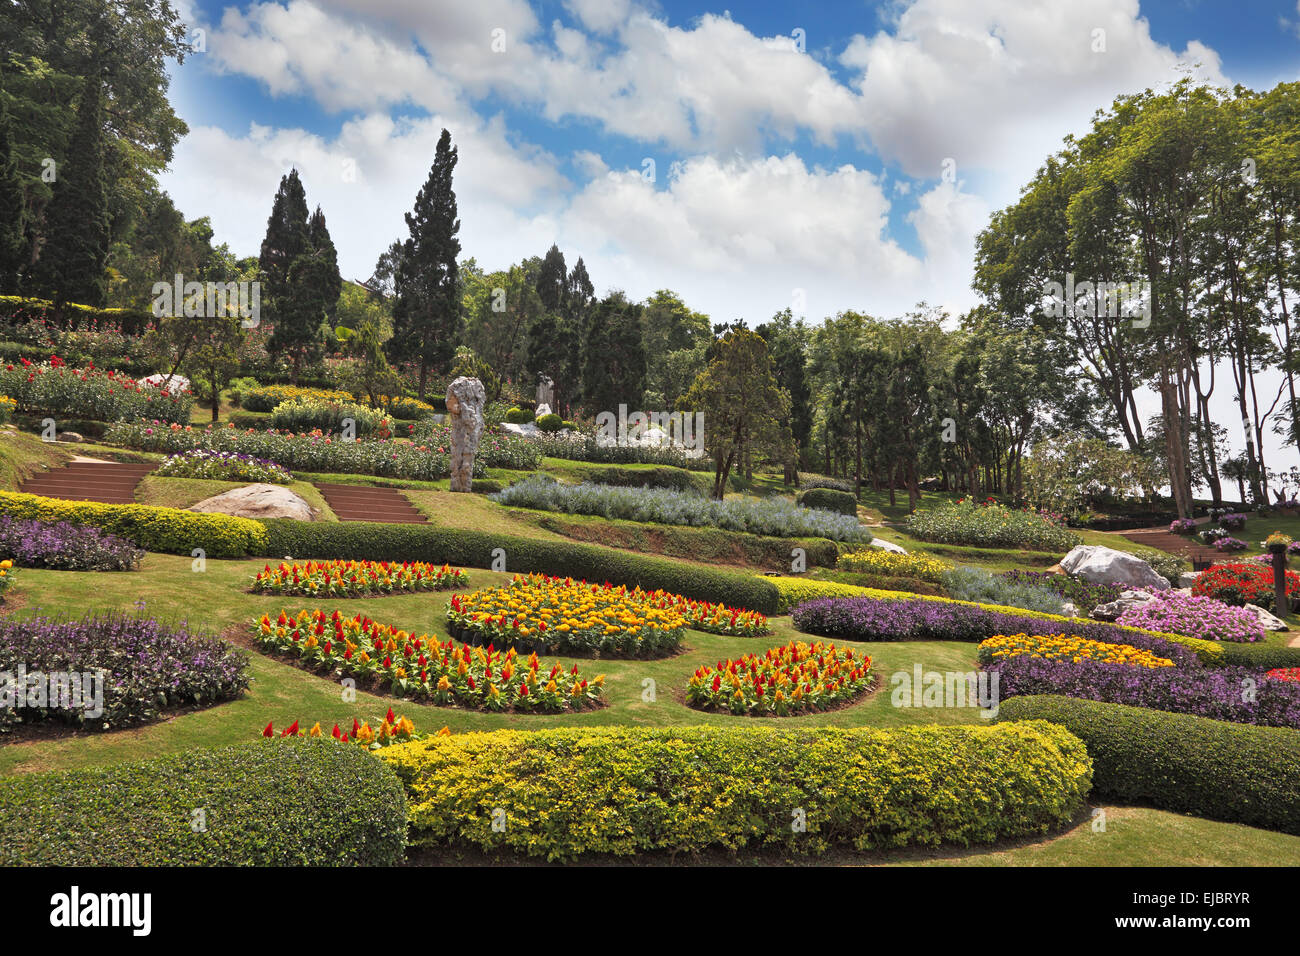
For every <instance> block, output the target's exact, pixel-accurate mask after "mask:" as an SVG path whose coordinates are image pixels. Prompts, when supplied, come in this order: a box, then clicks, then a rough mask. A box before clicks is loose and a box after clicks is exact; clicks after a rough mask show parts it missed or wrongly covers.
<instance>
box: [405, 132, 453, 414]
mask: <svg viewBox="0 0 1300 956" xmlns="http://www.w3.org/2000/svg"><path fill="white" fill-rule="evenodd" d="M455 169H456V147H454V146H452V145H451V133H449V132H448V131H447V130H445V129H444V130H443V131H442V136H440V137H439V138H438V148H437V151H436V152H435V154H434V158H433V166H432V167H431V168H430V169H429V178H428V179H427V180H425V183H424V186H422V187H421V188H420V192H419V194H418V195H416V197H415V208H414V209H413V210H412V211H411V212H408V213H407V214H406V227H407V229H408V230H409V232H410V235H409V236H408V238H407V239H406V241H405V242H404V243H403V244H402V257H401V261H400V263H399V264H398V268H397V275H396V283H395V284H396V289H397V301H396V302H395V303H394V305H393V337H392V338H391V339H389V340H388V355H389V358H390V359H392V360H393V361H394V362H415V363H416V364H417V365H418V366H419V369H420V387H419V395H420V398H424V390H425V385H426V383H427V380H428V375H429V370H430V369H432V368H444V367H446V366H447V365H448V364H449V363H450V361H451V358H452V356H453V354H454V353H455V350H456V340H457V338H458V336H459V334H460V325H461V298H460V267H459V265H458V264H457V257H458V256H459V255H460V240H459V239H457V238H456V234H457V233H458V232H459V231H460V220H459V219H458V218H457V216H456V193H455V190H453V189H452V174H453V173H454V172H455Z"/></svg>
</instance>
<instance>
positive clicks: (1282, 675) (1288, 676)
mask: <svg viewBox="0 0 1300 956" xmlns="http://www.w3.org/2000/svg"><path fill="white" fill-rule="evenodd" d="M1264 676H1266V677H1276V678H1277V679H1278V680H1290V681H1295V682H1296V683H1297V684H1300V667H1275V668H1273V669H1272V670H1271V671H1269V672H1268V673H1267V674H1266V675H1264Z"/></svg>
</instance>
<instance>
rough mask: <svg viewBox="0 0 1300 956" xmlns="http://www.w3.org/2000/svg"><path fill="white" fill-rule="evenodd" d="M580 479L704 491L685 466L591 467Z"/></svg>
mask: <svg viewBox="0 0 1300 956" xmlns="http://www.w3.org/2000/svg"><path fill="white" fill-rule="evenodd" d="M581 474H582V480H583V481H589V482H591V483H592V484H593V485H614V486H616V487H619V488H668V489H671V490H672V491H694V492H697V493H699V494H703V493H704V489H703V488H702V487H701V486H700V483H699V481H698V480H697V479H696V477H695V476H694V475H693V474H691V473H690V472H689V471H687V470H686V469H685V468H669V467H659V468H618V467H616V466H611V467H609V468H592V469H589V470H586V471H583V472H582V473H581Z"/></svg>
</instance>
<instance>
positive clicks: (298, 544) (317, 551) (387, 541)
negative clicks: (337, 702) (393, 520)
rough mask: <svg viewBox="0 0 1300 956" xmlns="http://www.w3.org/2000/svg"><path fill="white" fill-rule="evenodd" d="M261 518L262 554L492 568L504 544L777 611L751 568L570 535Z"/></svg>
mask: <svg viewBox="0 0 1300 956" xmlns="http://www.w3.org/2000/svg"><path fill="white" fill-rule="evenodd" d="M261 524H262V525H263V526H264V527H265V528H266V531H267V534H268V540H267V545H266V548H265V550H264V552H263V553H264V554H266V555H267V556H270V557H276V558H283V557H285V556H286V555H292V556H293V557H294V558H341V559H352V560H363V559H368V560H371V561H429V562H436V563H438V564H442V563H444V562H446V563H448V564H452V565H456V566H458V567H469V568H490V567H491V566H492V561H493V552H494V551H495V550H496V549H497V548H501V549H503V550H504V551H505V569H506V570H507V571H510V572H515V571H519V572H524V571H542V572H545V573H546V574H553V575H558V576H561V577H575V578H586V579H587V580H588V581H592V582H603V581H609V582H611V583H613V584H626V585H627V586H629V587H635V586H637V585H640V586H641V587H643V588H646V589H648V590H655V589H657V588H663V589H664V590H666V591H672V592H674V593H676V594H682V595H685V596H686V597H690V598H697V599H700V600H706V601H715V602H718V601H720V602H722V603H725V604H730V605H732V606H733V607H742V608H747V609H749V610H751V611H759V612H760V613H763V614H773V613H775V612H776V607H777V591H776V588H775V587H773V586H772V585H771V584H770V583H769V582H768V581H766V580H764V579H763V578H760V577H755V576H753V575H751V574H744V573H737V572H732V571H719V570H715V569H712V568H702V567H699V566H697V565H691V564H682V563H680V562H677V561H672V560H670V559H667V558H657V557H651V556H648V555H641V554H633V553H631V552H622V551H613V550H610V549H609V548H601V547H597V546H595V545H589V544H578V543H576V542H568V541H537V540H534V539H532V538H524V537H518V536H515V535H508V534H495V533H493V532H489V531H467V530H463V529H460V528H439V527H435V526H432V525H418V524H374V523H370V522H363V521H356V522H307V521H294V520H292V519H290V518H273V519H268V520H264V521H262V522H261Z"/></svg>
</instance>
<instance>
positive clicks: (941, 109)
mask: <svg viewBox="0 0 1300 956" xmlns="http://www.w3.org/2000/svg"><path fill="white" fill-rule="evenodd" d="M840 60H841V62H842V63H843V64H844V65H845V66H847V67H850V68H852V69H854V70H856V71H858V76H857V78H856V80H855V81H854V86H855V87H856V88H857V89H858V90H860V91H861V93H862V94H863V99H862V113H861V116H862V120H863V128H864V130H865V132H866V134H867V136H868V137H869V139H870V141H871V143H872V144H873V146H874V147H875V148H876V150H878V151H879V152H880V153H881V155H882V156H883V157H884V158H886V159H887V160H890V161H894V162H897V163H899V164H900V165H901V166H902V168H903V169H904V171H906V172H907V173H908V174H909V175H913V176H919V177H923V178H935V177H936V176H937V175H938V172H939V169H940V167H941V164H942V163H943V161H944V160H945V159H946V158H952V159H953V160H955V161H956V163H957V166H958V167H959V168H962V167H976V168H983V169H987V170H991V171H993V172H995V173H997V174H999V178H1000V179H1002V180H1003V182H1004V183H1008V184H1009V183H1014V184H1017V185H1018V184H1019V183H1020V182H1022V181H1023V179H1024V177H1025V176H1026V175H1027V174H1030V173H1032V172H1033V170H1034V169H1035V168H1036V167H1037V165H1038V164H1039V163H1041V161H1042V159H1043V156H1044V155H1045V153H1046V152H1047V151H1048V150H1051V149H1055V148H1056V147H1057V146H1058V145H1059V143H1060V141H1061V138H1062V136H1064V135H1065V134H1066V133H1069V132H1078V131H1081V130H1083V129H1084V128H1086V125H1087V123H1088V121H1089V120H1090V118H1091V116H1092V113H1093V112H1094V110H1096V109H1097V108H1098V107H1101V106H1105V105H1108V104H1109V103H1110V102H1111V101H1112V100H1113V99H1114V97H1115V96H1116V95H1118V94H1120V93H1123V92H1133V91H1136V90H1141V89H1145V88H1146V87H1148V86H1158V85H1160V84H1162V83H1166V82H1169V81H1170V80H1173V79H1176V78H1177V77H1178V76H1179V75H1180V71H1181V70H1185V69H1186V70H1193V69H1194V70H1195V72H1196V73H1197V74H1198V75H1200V76H1202V77H1203V78H1205V79H1207V80H1209V81H1211V82H1215V83H1220V84H1224V85H1226V84H1227V81H1226V79H1225V78H1224V77H1223V75H1222V73H1221V72H1220V69H1219V57H1218V55H1217V54H1216V53H1215V52H1214V51H1213V50H1211V49H1209V48H1208V47H1206V46H1204V45H1202V44H1200V43H1195V42H1192V43H1189V44H1188V47H1187V49H1186V50H1185V51H1184V52H1182V53H1176V52H1175V51H1173V50H1171V49H1170V48H1168V47H1166V46H1163V45H1161V44H1159V43H1156V42H1155V41H1154V40H1153V39H1152V38H1151V34H1150V30H1149V29H1148V24H1147V22H1146V20H1144V19H1142V17H1141V16H1140V14H1139V10H1138V0H1072V2H1070V3H1051V4H1026V3H1007V2H1003V0H916V2H914V3H912V4H910V5H908V6H907V7H906V8H904V9H902V10H901V12H899V13H898V14H897V16H896V19H895V21H894V22H893V24H891V29H889V30H881V31H879V32H877V33H876V34H875V35H874V36H872V37H870V38H868V37H866V36H863V35H858V36H855V37H854V38H853V40H852V41H851V42H850V43H849V44H848V47H847V48H846V49H845V51H844V53H843V54H842V55H841V57H840Z"/></svg>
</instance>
